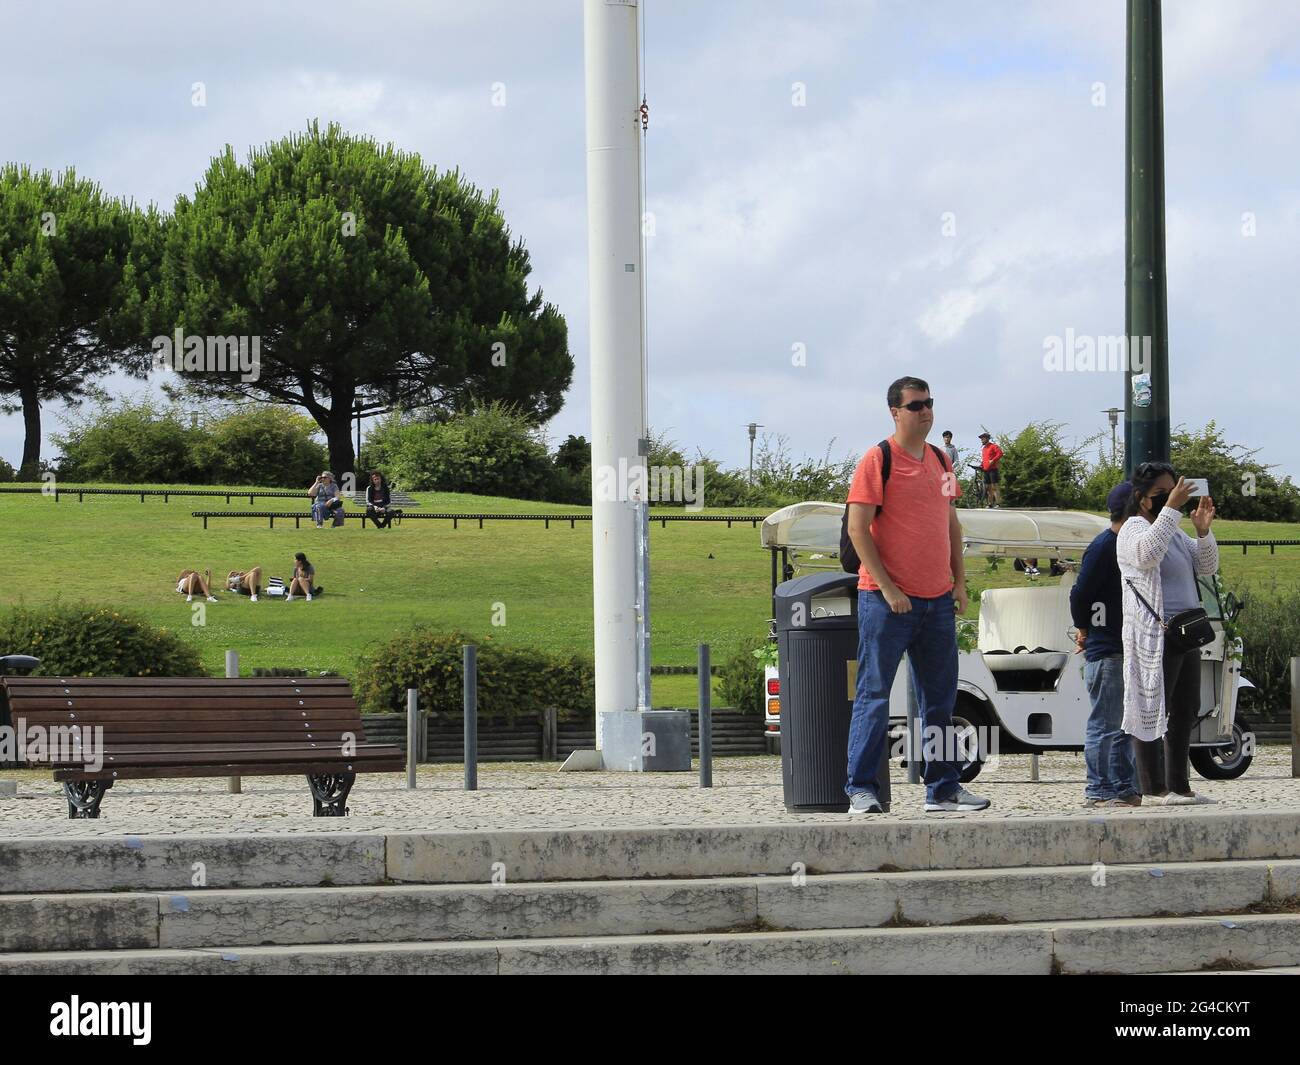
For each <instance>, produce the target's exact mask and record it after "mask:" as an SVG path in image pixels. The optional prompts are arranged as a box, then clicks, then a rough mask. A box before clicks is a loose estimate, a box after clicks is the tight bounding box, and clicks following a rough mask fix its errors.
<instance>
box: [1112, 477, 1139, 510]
mask: <svg viewBox="0 0 1300 1065" xmlns="http://www.w3.org/2000/svg"><path fill="white" fill-rule="evenodd" d="M1132 498H1133V482H1132V481H1121V482H1120V483H1119V484H1117V485H1116V486H1115V487H1114V488H1112V489H1111V490H1110V495H1108V496H1107V497H1106V507H1107V508H1108V509H1109V510H1110V512H1111V513H1112V514H1118V513H1119V512H1120V511H1121V510H1123V509H1124V508H1125V507H1126V506H1128V501H1129V500H1130V499H1132Z"/></svg>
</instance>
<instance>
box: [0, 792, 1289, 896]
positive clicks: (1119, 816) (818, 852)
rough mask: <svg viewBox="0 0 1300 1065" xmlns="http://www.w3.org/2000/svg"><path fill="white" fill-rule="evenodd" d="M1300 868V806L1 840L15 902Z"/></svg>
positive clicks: (0, 887)
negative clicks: (1183, 867)
mask: <svg viewBox="0 0 1300 1065" xmlns="http://www.w3.org/2000/svg"><path fill="white" fill-rule="evenodd" d="M1264 858H1278V859H1289V858H1300V810H1271V811H1268V810H1266V811H1255V812H1250V813H1246V812H1242V811H1225V810H1202V809H1198V808H1193V809H1188V808H1185V807H1184V808H1171V809H1168V810H1160V811H1142V810H1136V811H1128V810H1125V811H1108V812H1107V813H1105V814H1092V813H1089V814H1082V813H1081V814H1079V815H1070V816H1062V817H1050V818H1048V817H963V816H962V815H960V814H947V815H937V816H932V817H930V818H927V819H910V820H892V819H891V820H881V821H871V820H858V819H854V820H850V819H849V818H848V817H847V816H846V817H845V819H844V820H843V821H836V822H824V821H823V822H802V823H792V824H757V825H710V826H707V827H685V826H683V827H647V828H610V829H605V828H571V829H533V830H525V831H509V830H491V831H463V832H462V831H447V832H396V831H384V830H383V829H374V830H371V831H348V830H346V829H341V828H339V829H332V830H313V831H311V832H303V833H299V834H293V833H284V832H258V831H256V830H254V831H252V832H249V833H243V834H231V835H190V836H166V835H156V836H155V835H141V836H118V835H107V834H101V835H94V834H92V833H91V832H90V831H89V830H87V834H86V835H84V836H76V837H65V836H47V837H41V838H14V839H4V838H0V894H13V893H20V892H21V893H36V894H44V893H51V892H71V891H123V890H125V891H133V890H134V891H178V890H179V891H185V890H188V889H189V888H190V887H191V886H192V885H196V884H200V883H202V884H203V885H204V886H206V887H208V888H254V887H313V886H322V885H324V886H329V885H339V886H343V885H351V886H357V885H378V884H383V883H385V882H394V881H396V882H400V883H412V884H472V883H488V882H490V881H491V880H492V878H493V877H494V876H497V878H498V879H500V877H501V876H504V878H505V880H507V881H508V882H509V883H512V884H518V883H521V882H539V881H541V882H549V881H560V880H596V879H613V880H637V879H646V878H649V879H653V878H674V879H682V878H688V877H711V876H754V875H757V874H763V875H769V876H781V875H790V874H792V873H795V872H799V871H802V872H805V873H808V874H820V873H860V872H872V871H875V870H881V869H885V870H889V869H901V870H923V869H936V870H941V869H946V870H952V869H993V868H1005V867H1034V866H1058V865H1092V864H1093V863H1094V862H1104V863H1106V864H1122V863H1129V862H1189V861H1219V860H1224V859H1244V860H1250V859H1264Z"/></svg>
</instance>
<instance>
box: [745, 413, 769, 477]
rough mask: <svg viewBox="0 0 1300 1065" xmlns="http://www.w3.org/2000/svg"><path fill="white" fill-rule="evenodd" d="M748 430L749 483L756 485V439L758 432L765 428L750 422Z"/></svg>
mask: <svg viewBox="0 0 1300 1065" xmlns="http://www.w3.org/2000/svg"><path fill="white" fill-rule="evenodd" d="M745 428H746V429H748V430H749V483H750V484H753V483H754V438H755V437H756V436H758V431H759V430H760V429H763V428H765V426H762V425H760V424H759V423H758V422H750V423H749V424H748V425H747V426H745Z"/></svg>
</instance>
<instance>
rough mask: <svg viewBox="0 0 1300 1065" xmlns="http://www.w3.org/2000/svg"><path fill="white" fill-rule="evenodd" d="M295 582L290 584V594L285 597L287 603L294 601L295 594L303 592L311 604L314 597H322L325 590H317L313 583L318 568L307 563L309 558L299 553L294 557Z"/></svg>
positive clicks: (292, 581)
mask: <svg viewBox="0 0 1300 1065" xmlns="http://www.w3.org/2000/svg"><path fill="white" fill-rule="evenodd" d="M293 559H294V561H293V580H291V581H290V582H289V594H288V595H286V596H285V597H284V599H285V602H286V603H288V602H292V601H293V593H294V592H301V593H302V594H303V595H305V596H306V597H307V602H309V603H310V602H311V600H312V596H313V595H320V593H321V592H323V591H324V590H325V589H324V588H315V587H313V586H312V581H313V579H314V578H315V576H316V567H315V566H313V565H312V564H311V563H310V562H308V561H307V556H306V555H304V554H303V553H302V552H301V551H299V552H298V553H297V554H296V555H294V556H293Z"/></svg>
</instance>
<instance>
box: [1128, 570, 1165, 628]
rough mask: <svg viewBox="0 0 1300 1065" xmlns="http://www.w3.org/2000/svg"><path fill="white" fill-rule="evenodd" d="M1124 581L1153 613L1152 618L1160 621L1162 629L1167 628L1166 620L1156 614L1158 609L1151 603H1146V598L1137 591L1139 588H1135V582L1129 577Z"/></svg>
mask: <svg viewBox="0 0 1300 1065" xmlns="http://www.w3.org/2000/svg"><path fill="white" fill-rule="evenodd" d="M1124 581H1125V583H1126V584H1127V585H1128V586H1129V587H1130V588H1132V589H1133V594H1134V595H1136V596H1137V597H1138V599H1140V600H1141V601H1142V605H1143V606H1144V607H1146V608H1147V609H1148V610H1149V611H1151V616H1152V617H1153V618H1155V619H1156V621H1158V622H1159V623H1160V627H1161V628H1162V629H1163V628H1164V627H1165V619H1164V618H1162V617H1161V616H1160V615H1159V614H1157V613H1156V608H1155V607H1153V606H1152V605H1151V604H1150V603H1148V602H1147V601H1146V598H1145V597H1144V596H1143V595H1142V593H1141V592H1139V591H1138V590H1137V588H1136V587H1135V586H1134V584H1133V582H1132V581H1131V580H1129V578H1128V577H1125V578H1124Z"/></svg>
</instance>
